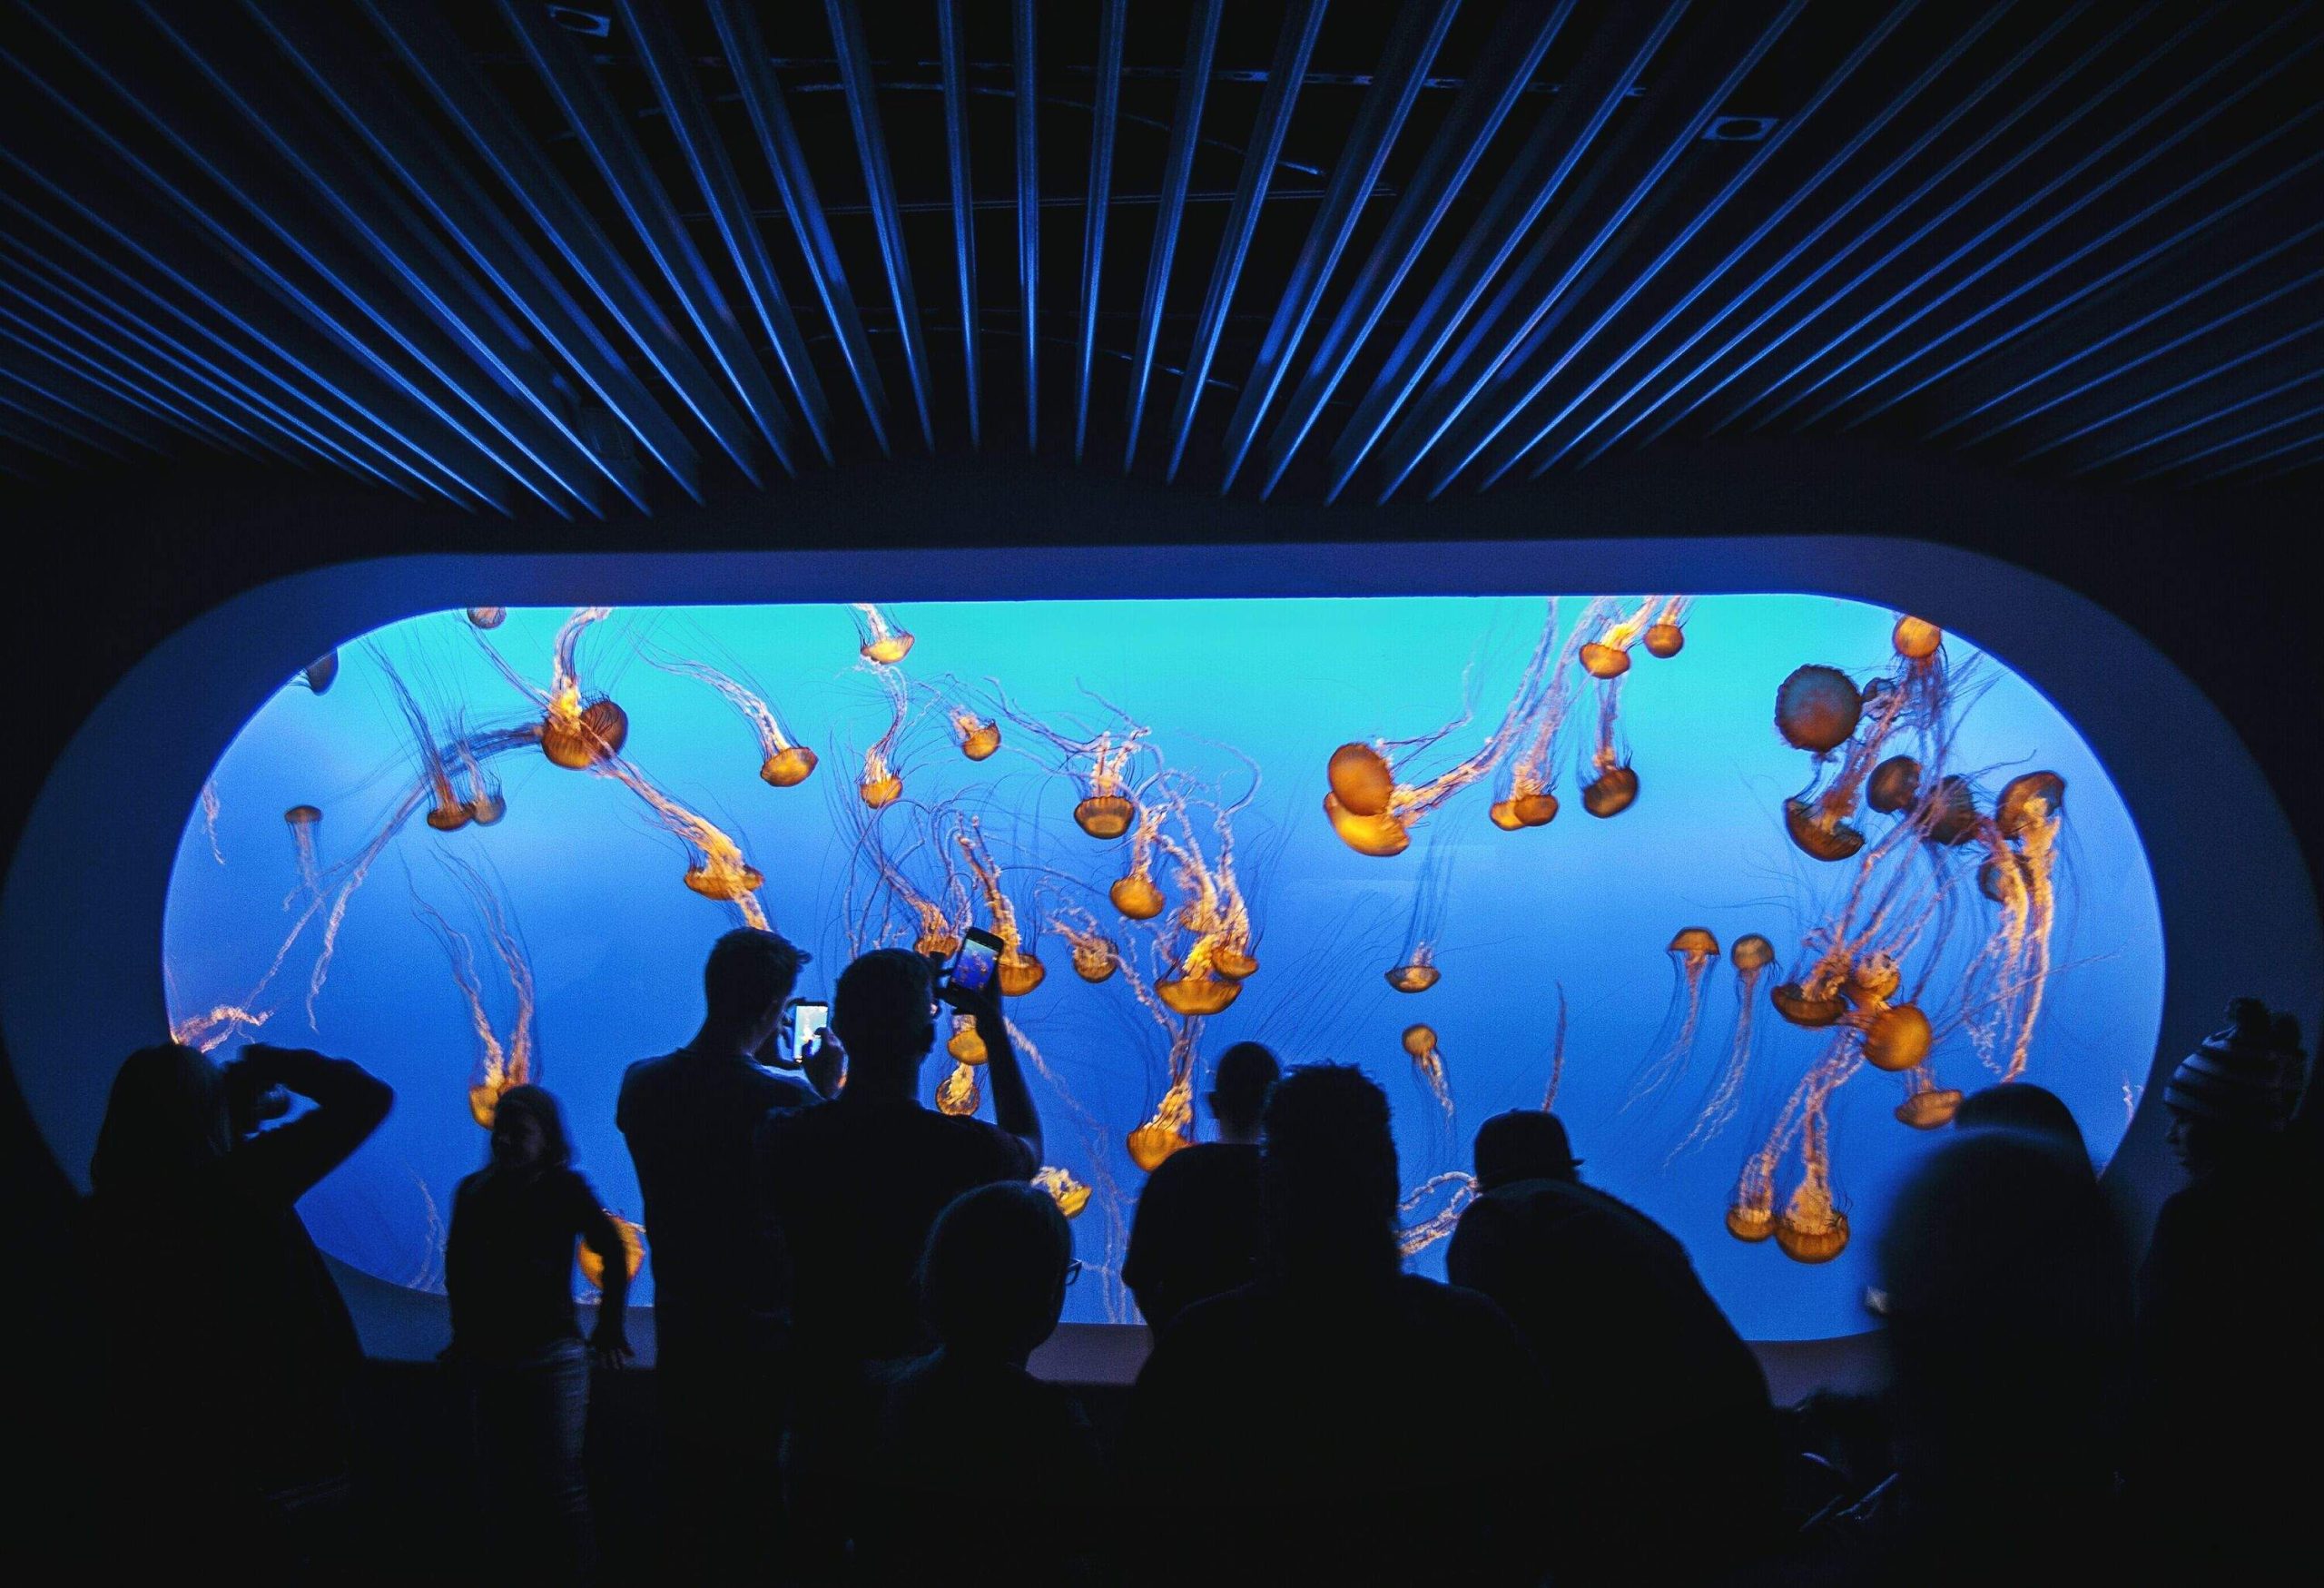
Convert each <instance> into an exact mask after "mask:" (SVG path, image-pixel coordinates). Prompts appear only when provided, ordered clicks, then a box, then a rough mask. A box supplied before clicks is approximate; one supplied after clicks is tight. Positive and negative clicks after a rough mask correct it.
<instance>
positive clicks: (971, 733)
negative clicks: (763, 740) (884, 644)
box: [945, 705, 1064, 1174]
mask: <svg viewBox="0 0 2324 1588" xmlns="http://www.w3.org/2000/svg"><path fill="white" fill-rule="evenodd" d="M945 716H946V718H947V719H948V720H949V721H950V723H951V725H952V743H954V744H955V745H959V746H960V754H961V755H965V756H967V757H968V758H969V759H970V760H971V761H983V760H988V759H990V756H991V755H992V753H993V752H994V751H995V750H998V749H1000V724H999V723H998V722H995V721H994V720H993V719H992V718H990V717H982V716H979V715H977V714H976V713H974V712H972V711H970V710H969V709H968V708H967V707H965V706H959V705H955V706H951V707H949V708H947V710H946V712H945ZM1063 1172H1064V1171H1063V1170H1061V1169H1060V1170H1059V1173H1060V1174H1061V1173H1063Z"/></svg>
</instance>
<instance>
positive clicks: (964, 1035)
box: [944, 1014, 990, 1065]
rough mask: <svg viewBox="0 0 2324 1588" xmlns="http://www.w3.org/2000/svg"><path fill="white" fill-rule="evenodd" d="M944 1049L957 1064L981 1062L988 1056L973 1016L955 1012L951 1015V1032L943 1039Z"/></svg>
mask: <svg viewBox="0 0 2324 1588" xmlns="http://www.w3.org/2000/svg"><path fill="white" fill-rule="evenodd" d="M944 1051H945V1052H947V1053H948V1054H950V1055H951V1058H952V1060H953V1062H954V1063H957V1064H968V1065H977V1064H981V1063H983V1062H984V1061H985V1060H986V1059H987V1058H988V1057H990V1055H989V1054H987V1052H986V1051H985V1045H984V1037H983V1034H982V1033H981V1032H980V1031H978V1030H977V1022H976V1020H975V1018H974V1017H973V1016H970V1015H965V1014H956V1015H954V1016H953V1017H952V1034H951V1035H950V1036H949V1037H947V1038H945V1039H944Z"/></svg>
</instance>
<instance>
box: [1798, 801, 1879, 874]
mask: <svg viewBox="0 0 2324 1588" xmlns="http://www.w3.org/2000/svg"><path fill="white" fill-rule="evenodd" d="M1783 828H1784V831H1785V832H1787V833H1790V834H1791V842H1792V843H1793V845H1794V846H1795V847H1796V848H1797V849H1798V851H1799V852H1800V853H1802V854H1805V855H1807V857H1808V858H1809V859H1811V860H1827V861H1837V860H1846V859H1847V858H1848V857H1849V856H1850V855H1852V854H1854V853H1856V851H1857V850H1859V849H1862V848H1863V847H1864V833H1863V831H1862V830H1861V829H1860V828H1858V827H1856V826H1855V825H1854V824H1850V823H1847V822H1843V821H1841V820H1840V819H1839V817H1838V816H1837V814H1827V813H1824V812H1819V811H1818V810H1817V808H1816V807H1815V806H1814V805H1812V804H1809V803H1808V802H1807V801H1806V800H1802V799H1787V800H1786V801H1784V803H1783Z"/></svg>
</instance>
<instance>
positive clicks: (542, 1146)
mask: <svg viewBox="0 0 2324 1588" xmlns="http://www.w3.org/2000/svg"><path fill="white" fill-rule="evenodd" d="M572 1157H573V1154H572V1149H571V1148H570V1147H569V1146H568V1145H567V1139H566V1130H565V1119H564V1115H563V1113H562V1111H561V1110H559V1109H558V1108H557V1105H556V1099H555V1098H554V1097H552V1096H551V1095H550V1094H549V1093H547V1092H546V1091H544V1090H541V1089H540V1088H539V1087H537V1086H517V1087H511V1088H509V1089H508V1090H507V1091H504V1092H502V1093H501V1094H500V1100H499V1101H498V1103H497V1105H496V1110H495V1113H494V1116H493V1121H492V1161H491V1162H490V1163H489V1164H488V1165H487V1166H486V1167H485V1168H483V1169H478V1170H477V1172H476V1173H474V1174H472V1175H470V1176H468V1179H464V1180H462V1181H461V1182H460V1187H459V1190H458V1193H457V1194H456V1195H455V1197H454V1198H453V1201H452V1228H451V1232H450V1235H449V1236H448V1238H447V1240H446V1242H445V1247H444V1287H445V1289H446V1290H447V1291H448V1293H449V1294H450V1296H451V1300H452V1344H451V1346H450V1347H449V1348H448V1350H447V1351H446V1352H445V1356H446V1358H447V1359H448V1360H451V1361H454V1362H457V1363H458V1366H460V1368H461V1369H462V1371H463V1373H464V1374H465V1376H466V1377H467V1380H468V1396H469V1405H470V1408H471V1411H472V1415H473V1419H474V1425H475V1431H476V1459H477V1467H478V1484H477V1493H478V1496H479V1498H481V1499H482V1500H483V1502H484V1504H485V1505H486V1506H487V1521H486V1527H485V1536H486V1537H487V1538H488V1539H491V1540H493V1541H494V1542H495V1543H496V1544H497V1545H498V1546H499V1551H498V1553H502V1554H503V1556H504V1563H505V1565H506V1566H507V1568H508V1569H509V1570H510V1571H511V1572H512V1573H514V1574H515V1575H517V1576H518V1577H523V1576H527V1575H538V1576H542V1577H551V1576H554V1577H556V1578H560V1579H566V1580H571V1581H580V1582H586V1581H588V1580H589V1579H590V1578H591V1577H592V1576H593V1575H594V1573H595V1571H596V1538H595V1535H594V1533H593V1530H592V1528H591V1526H590V1521H589V1481H588V1474H587V1472H586V1470H585V1468H584V1467H583V1465H582V1437H583V1434H584V1432H585V1431H586V1427H587V1425H588V1418H589V1363H590V1357H591V1356H592V1355H593V1354H594V1355H595V1356H596V1359H597V1361H599V1362H600V1363H602V1364H604V1365H605V1366H608V1367H615V1366H620V1365H621V1363H622V1362H623V1361H624V1360H625V1358H627V1357H628V1356H629V1354H630V1351H629V1341H628V1338H627V1336H626V1335H625V1332H624V1328H623V1317H624V1310H625V1307H626V1305H627V1302H628V1298H629V1259H628V1254H627V1253H626V1252H625V1250H624V1248H623V1242H622V1236H621V1230H620V1229H619V1228H618V1227H616V1226H615V1223H614V1221H613V1219H612V1218H610V1217H609V1216H608V1215H607V1214H606V1211H605V1209H604V1208H602V1207H601V1206H599V1204H598V1201H597V1193H596V1191H595V1190H594V1189H591V1187H590V1185H589V1182H588V1181H587V1180H586V1179H582V1178H581V1176H580V1175H579V1174H577V1173H576V1172H575V1171H574V1169H573V1167H572ZM576 1241H578V1242H580V1243H582V1244H584V1245H586V1246H587V1247H588V1248H589V1250H590V1251H591V1252H593V1253H594V1254H596V1258H597V1261H598V1263H599V1264H600V1265H601V1267H602V1272H603V1278H602V1280H601V1283H602V1285H603V1287H604V1297H603V1299H602V1300H601V1302H600V1303H599V1307H598V1311H597V1324H596V1329H595V1331H594V1332H593V1333H592V1334H591V1335H590V1336H589V1345H588V1347H587V1348H586V1349H584V1348H583V1346H582V1344H581V1331H580V1328H579V1327H578V1325H577V1323H576V1317H575V1312H574V1306H573V1283H574V1272H573V1260H574V1250H575V1243H576Z"/></svg>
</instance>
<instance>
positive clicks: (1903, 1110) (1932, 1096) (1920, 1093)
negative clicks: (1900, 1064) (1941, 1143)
mask: <svg viewBox="0 0 2324 1588" xmlns="http://www.w3.org/2000/svg"><path fill="white" fill-rule="evenodd" d="M1905 1084H1906V1089H1907V1090H1905V1100H1904V1101H1903V1102H1901V1103H1898V1104H1897V1105H1896V1119H1897V1122H1898V1123H1899V1124H1904V1125H1910V1126H1911V1127H1912V1128H1913V1129H1915V1130H1934V1129H1937V1128H1938V1127H1939V1126H1943V1125H1949V1124H1951V1123H1952V1122H1953V1116H1954V1115H1955V1113H1957V1112H1959V1111H1960V1109H1961V1096H1962V1094H1961V1093H1960V1092H1959V1091H1958V1090H1955V1089H1954V1088H1952V1087H1949V1086H1939V1085H1937V1084H1936V1082H1935V1080H1934V1079H1932V1078H1931V1077H1930V1075H1929V1073H1928V1070H1926V1068H1925V1067H1924V1068H1922V1069H1918V1070H1913V1071H1912V1072H1911V1073H1910V1074H1908V1075H1906V1076H1905Z"/></svg>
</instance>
